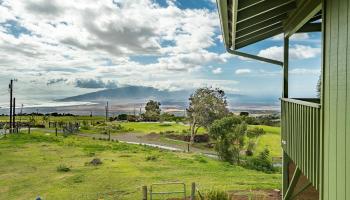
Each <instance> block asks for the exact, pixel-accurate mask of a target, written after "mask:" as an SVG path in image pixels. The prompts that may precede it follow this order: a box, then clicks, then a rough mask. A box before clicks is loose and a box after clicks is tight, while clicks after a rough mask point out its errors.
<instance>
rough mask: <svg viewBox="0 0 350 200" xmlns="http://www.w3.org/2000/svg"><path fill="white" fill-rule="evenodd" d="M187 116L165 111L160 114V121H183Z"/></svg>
mask: <svg viewBox="0 0 350 200" xmlns="http://www.w3.org/2000/svg"><path fill="white" fill-rule="evenodd" d="M184 120H185V117H181V116H175V115H174V114H171V113H167V112H164V113H162V114H161V115H160V121H161V122H162V121H167V122H181V121H184Z"/></svg>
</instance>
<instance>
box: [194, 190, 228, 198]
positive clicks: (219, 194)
mask: <svg viewBox="0 0 350 200" xmlns="http://www.w3.org/2000/svg"><path fill="white" fill-rule="evenodd" d="M199 197H200V198H199V199H201V200H229V197H228V194H227V192H225V191H222V190H209V191H207V192H205V193H204V194H200V195H199Z"/></svg>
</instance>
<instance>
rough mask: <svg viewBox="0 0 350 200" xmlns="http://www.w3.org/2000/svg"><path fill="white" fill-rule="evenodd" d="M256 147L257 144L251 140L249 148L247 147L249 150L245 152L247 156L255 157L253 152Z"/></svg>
mask: <svg viewBox="0 0 350 200" xmlns="http://www.w3.org/2000/svg"><path fill="white" fill-rule="evenodd" d="M255 145H256V143H255V141H253V140H250V141H249V142H248V147H247V150H246V151H245V154H246V155H247V156H252V155H253V153H254V152H253V150H254V148H255Z"/></svg>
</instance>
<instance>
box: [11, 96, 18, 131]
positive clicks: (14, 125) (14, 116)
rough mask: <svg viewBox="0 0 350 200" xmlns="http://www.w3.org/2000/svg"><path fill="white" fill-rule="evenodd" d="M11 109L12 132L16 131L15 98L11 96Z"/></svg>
mask: <svg viewBox="0 0 350 200" xmlns="http://www.w3.org/2000/svg"><path fill="white" fill-rule="evenodd" d="M12 108H13V111H12V123H13V126H12V127H13V132H14V133H15V132H16V130H17V129H16V98H13V105H12Z"/></svg>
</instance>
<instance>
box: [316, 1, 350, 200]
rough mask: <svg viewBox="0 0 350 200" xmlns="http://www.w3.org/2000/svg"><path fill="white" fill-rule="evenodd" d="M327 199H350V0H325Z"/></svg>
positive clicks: (324, 192) (323, 107)
mask: <svg viewBox="0 0 350 200" xmlns="http://www.w3.org/2000/svg"><path fill="white" fill-rule="evenodd" d="M324 6H325V9H326V12H325V14H326V16H325V17H326V18H325V19H326V20H325V42H324V45H325V52H324V56H325V57H324V69H323V70H324V77H323V102H322V109H323V116H324V117H323V121H324V127H323V131H324V140H323V141H324V166H323V168H324V173H323V178H324V185H323V199H325V200H346V199H350V0H324Z"/></svg>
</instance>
